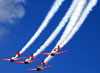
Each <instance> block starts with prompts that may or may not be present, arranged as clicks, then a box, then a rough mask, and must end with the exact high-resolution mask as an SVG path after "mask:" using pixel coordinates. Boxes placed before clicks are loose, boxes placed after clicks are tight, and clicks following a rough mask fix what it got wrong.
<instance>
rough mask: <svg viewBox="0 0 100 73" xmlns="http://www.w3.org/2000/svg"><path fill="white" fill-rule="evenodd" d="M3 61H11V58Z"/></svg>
mask: <svg viewBox="0 0 100 73" xmlns="http://www.w3.org/2000/svg"><path fill="white" fill-rule="evenodd" d="M2 60H3V61H10V59H2Z"/></svg>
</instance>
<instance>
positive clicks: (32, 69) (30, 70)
mask: <svg viewBox="0 0 100 73" xmlns="http://www.w3.org/2000/svg"><path fill="white" fill-rule="evenodd" d="M28 70H29V71H37V69H28Z"/></svg>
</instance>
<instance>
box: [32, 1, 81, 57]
mask: <svg viewBox="0 0 100 73" xmlns="http://www.w3.org/2000/svg"><path fill="white" fill-rule="evenodd" d="M78 2H79V0H74V1H73V2H72V5H71V7H70V8H69V9H68V11H67V12H66V14H65V16H64V17H63V19H62V20H61V22H60V23H59V25H58V26H57V28H56V29H55V31H53V33H52V34H51V35H50V37H49V38H48V39H47V41H46V42H45V43H44V44H43V45H42V46H41V47H40V49H38V50H37V51H36V53H34V54H33V55H34V56H37V55H39V54H40V53H41V52H42V51H44V50H45V49H46V47H47V46H48V45H49V44H50V43H51V42H52V41H53V40H54V39H55V37H56V36H57V35H58V33H59V32H60V31H61V29H62V28H63V27H64V26H65V24H66V22H67V21H68V18H69V17H70V16H71V14H72V12H73V11H74V9H75V8H76V6H77V4H78Z"/></svg>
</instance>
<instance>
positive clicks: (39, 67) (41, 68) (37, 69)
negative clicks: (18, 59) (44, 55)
mask: <svg viewBox="0 0 100 73" xmlns="http://www.w3.org/2000/svg"><path fill="white" fill-rule="evenodd" d="M45 64H46V63H44V62H42V63H41V64H40V65H39V66H38V67H37V68H36V69H28V70H29V71H40V70H43V69H46V68H49V67H51V66H52V65H49V66H47V67H43V66H44V65H45Z"/></svg>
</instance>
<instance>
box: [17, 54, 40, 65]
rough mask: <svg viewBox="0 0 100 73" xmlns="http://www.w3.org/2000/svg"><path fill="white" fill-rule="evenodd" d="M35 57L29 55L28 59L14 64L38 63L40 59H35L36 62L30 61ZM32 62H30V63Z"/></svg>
mask: <svg viewBox="0 0 100 73" xmlns="http://www.w3.org/2000/svg"><path fill="white" fill-rule="evenodd" d="M34 57H35V56H33V55H31V56H30V57H28V58H27V59H26V60H25V61H24V62H16V63H21V64H28V63H32V62H35V61H38V60H40V59H36V60H32V59H33V58H34ZM31 60H32V61H31Z"/></svg>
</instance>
